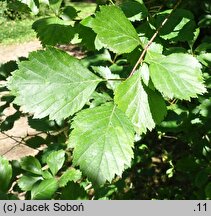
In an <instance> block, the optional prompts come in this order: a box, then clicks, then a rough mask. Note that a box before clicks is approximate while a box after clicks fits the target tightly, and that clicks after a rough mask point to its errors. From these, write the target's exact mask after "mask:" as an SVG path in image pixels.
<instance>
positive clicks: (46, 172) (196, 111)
mask: <svg viewBox="0 0 211 216" xmlns="http://www.w3.org/2000/svg"><path fill="white" fill-rule="evenodd" d="M187 4H188V5H192V7H190V8H193V5H194V4H193V3H189V1H188V3H187ZM28 6H29V5H28V4H27V7H28ZM154 6H155V3H154V1H152V2H151V3H150V2H147V3H146V5H145V4H144V2H143V1H141V0H130V1H129V0H128V1H123V2H122V3H120V4H117V5H114V4H112V5H110V4H109V3H108V4H104V5H103V6H99V7H97V9H96V11H95V12H94V11H93V12H91V13H89V14H87V15H84V16H83V17H81V16H79V11H78V9H76V8H74V7H73V6H72V5H71V6H70V5H63V6H62V7H61V1H50V4H49V7H50V8H52V9H53V11H54V14H53V15H50V16H48V17H45V18H41V19H39V20H37V21H36V22H35V23H34V24H33V28H34V30H35V31H36V32H37V36H38V38H39V39H40V40H41V42H42V45H43V47H45V49H44V50H41V51H37V52H33V53H31V54H30V55H29V59H28V60H26V61H21V62H19V63H18V69H16V68H15V69H16V70H15V71H14V72H12V73H10V72H11V71H10V72H9V73H8V72H7V73H6V72H5V73H4V72H1V76H2V77H3V79H6V77H7V76H9V77H8V78H7V84H6V88H7V89H8V90H9V91H10V94H11V95H12V96H14V98H15V99H14V101H13V103H14V104H17V105H19V106H21V110H22V111H23V112H24V113H28V114H29V116H30V117H29V124H30V125H31V126H32V127H34V128H35V129H37V130H41V131H42V132H45V133H46V134H47V138H46V139H44V138H41V140H39V142H46V143H45V144H46V148H45V149H44V150H41V151H40V152H39V154H38V155H37V156H36V157H32V156H29V157H25V158H23V159H21V160H20V162H18V165H17V167H18V168H17V170H19V173H21V174H22V175H21V176H20V177H18V178H19V179H18V186H19V189H20V190H22V191H25V192H26V198H28V199H89V198H91V199H94V198H95V199H140V198H141V199H209V198H210V171H211V164H210V161H211V160H210V159H211V146H210V140H211V128H210V113H211V111H210V110H211V109H210V107H211V104H210V89H211V80H210V72H211V71H210V68H209V66H210V63H211V60H210V50H211V47H210V41H211V40H210V37H208V36H207V35H205V36H206V37H204V35H203V34H205V33H206V34H208V33H209V30H208V29H207V28H206V27H205V26H206V25H203V26H204V27H203V28H204V29H202V28H201V25H200V23H203V22H204V21H203V18H202V19H200V18H199V19H198V20H197V19H196V18H195V17H194V14H195V15H197V14H196V12H195V10H190V9H188V8H187V7H185V5H184V4H181V8H179V9H174V10H172V9H170V10H169V8H173V6H172V5H171V4H169V3H163V7H162V9H161V11H160V9H159V10H158V11H154V10H153V8H156V7H154ZM31 10H32V9H31ZM202 12H203V11H202ZM71 13H72V14H71ZM193 13H194V14H193ZM206 13H207V9H206V12H205V11H204V15H207V14H206ZM166 18H167V22H166V23H165V24H164V25H163V24H162V23H163V21H164V20H165V19H166ZM197 22H199V23H197ZM203 32H205V33H203ZM69 43H74V44H75V45H74V46H77V47H80V48H81V49H83V50H84V56H85V57H84V58H83V59H82V60H78V59H76V58H75V57H72V56H70V55H69V54H68V53H66V52H65V51H62V50H60V48H58V46H57V45H59V44H69ZM49 45H51V46H49ZM53 46H57V48H55V47H53ZM90 51H91V52H90ZM8 104H9V102H8V103H6V106H3V107H2V110H4V109H5V108H6V107H7V106H8ZM54 120H55V121H54ZM14 121H15V119H14V118H12V120H11V121H10V127H12V126H13V123H14ZM10 127H8V129H9V128H10ZM28 143H30V141H28ZM31 143H33V140H31ZM2 160H3V161H4V163H5V164H7V165H6V167H5V169H6V170H9V172H8V173H9V174H7V175H6V176H5V177H3V178H2V179H3V180H2V181H6V182H8V183H7V184H6V185H7V186H6V187H5V188H4V191H3V192H4V193H6V192H7V190H8V185H9V184H10V179H11V165H9V163H8V162H7V161H6V162H5V159H2ZM2 172H3V171H2ZM0 178H1V177H0ZM0 180H1V179H0ZM0 182H1V181H0ZM186 185H190V187H188V188H187V187H186ZM6 196H7V197H8V195H6ZM8 198H9V197H8Z"/></svg>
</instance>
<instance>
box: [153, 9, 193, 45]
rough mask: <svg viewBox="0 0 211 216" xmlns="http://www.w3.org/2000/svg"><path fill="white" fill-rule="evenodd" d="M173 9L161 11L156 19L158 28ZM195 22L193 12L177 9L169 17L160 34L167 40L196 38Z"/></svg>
mask: <svg viewBox="0 0 211 216" xmlns="http://www.w3.org/2000/svg"><path fill="white" fill-rule="evenodd" d="M171 11H172V10H166V11H163V12H161V13H159V14H158V15H157V17H156V19H155V22H156V28H158V26H160V25H161V23H162V22H163V20H164V19H165V18H166V16H167V15H168V14H169V13H171ZM194 31H195V22H194V16H193V14H192V13H191V12H190V11H188V10H185V9H177V10H175V11H174V12H173V13H172V15H171V16H170V17H169V20H168V22H166V24H165V27H164V28H162V29H161V30H160V32H159V35H160V36H161V37H162V38H163V39H165V40H174V41H191V40H193V38H194Z"/></svg>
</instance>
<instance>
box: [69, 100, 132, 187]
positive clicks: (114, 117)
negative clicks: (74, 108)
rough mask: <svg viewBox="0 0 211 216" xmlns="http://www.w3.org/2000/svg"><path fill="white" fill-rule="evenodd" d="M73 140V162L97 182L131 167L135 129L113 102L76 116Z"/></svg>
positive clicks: (71, 138)
mask: <svg viewBox="0 0 211 216" xmlns="http://www.w3.org/2000/svg"><path fill="white" fill-rule="evenodd" d="M72 127H73V128H74V129H73V131H72V133H71V135H70V143H71V142H72V143H74V145H75V149H74V151H73V163H74V164H75V165H80V170H81V171H82V172H83V173H85V174H86V175H87V176H88V178H89V179H90V180H91V181H93V182H94V183H96V184H98V185H100V184H103V183H105V181H106V180H108V181H111V180H112V179H113V178H114V176H115V174H117V175H121V174H122V172H123V170H124V169H125V168H126V167H129V166H130V162H131V158H132V157H133V151H132V147H133V138H134V131H133V127H132V124H131V123H130V121H129V120H128V118H127V117H126V116H125V114H124V113H123V112H122V111H121V110H119V109H117V107H116V106H115V105H113V104H112V103H107V104H104V105H102V106H100V107H95V108H93V109H86V110H83V111H81V112H80V113H78V114H77V115H76V117H75V118H74V121H73V123H72Z"/></svg>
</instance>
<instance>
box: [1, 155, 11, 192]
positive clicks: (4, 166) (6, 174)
mask: <svg viewBox="0 0 211 216" xmlns="http://www.w3.org/2000/svg"><path fill="white" fill-rule="evenodd" d="M11 177H12V167H11V165H10V164H9V162H8V161H7V160H6V159H5V158H3V157H0V192H5V191H7V190H8V189H9V188H8V187H9V184H10V180H11Z"/></svg>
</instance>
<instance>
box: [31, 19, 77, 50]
mask: <svg viewBox="0 0 211 216" xmlns="http://www.w3.org/2000/svg"><path fill="white" fill-rule="evenodd" d="M32 28H33V29H34V30H35V31H36V32H37V37H38V38H39V39H40V40H41V43H42V44H43V45H44V46H45V45H57V44H68V43H70V41H71V40H72V39H73V37H74V35H75V30H74V28H73V27H72V26H71V23H70V22H69V21H64V20H61V19H59V18H58V17H46V18H42V19H39V20H37V21H35V22H34V23H33V25H32Z"/></svg>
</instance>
